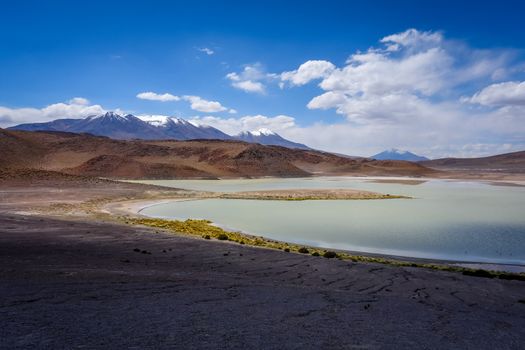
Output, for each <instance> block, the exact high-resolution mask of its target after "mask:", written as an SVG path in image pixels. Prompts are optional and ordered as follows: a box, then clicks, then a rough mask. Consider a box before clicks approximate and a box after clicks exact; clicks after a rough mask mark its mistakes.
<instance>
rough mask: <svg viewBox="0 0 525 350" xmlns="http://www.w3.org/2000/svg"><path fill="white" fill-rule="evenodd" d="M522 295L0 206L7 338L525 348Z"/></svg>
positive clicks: (475, 281) (33, 343) (115, 344)
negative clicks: (13, 211)
mask: <svg viewBox="0 0 525 350" xmlns="http://www.w3.org/2000/svg"><path fill="white" fill-rule="evenodd" d="M135 250H138V252H137V251H135ZM524 299H525V282H520V281H505V280H497V279H486V278H479V277H471V276H464V275H461V274H458V273H447V272H441V271H432V270H425V269H420V268H400V267H393V266H387V265H376V264H365V263H352V262H347V261H339V260H334V259H325V258H321V257H312V256H306V255H300V254H291V253H285V252H281V251H271V250H265V249H258V248H253V247H246V246H242V245H237V244H232V243H228V242H219V241H207V240H203V239H194V238H189V237H185V236H178V235H173V234H167V233H164V232H158V233H156V232H155V231H154V230H151V229H147V228H139V227H129V226H122V225H115V224H109V223H103V222H93V221H88V219H84V221H80V219H76V220H72V219H68V220H63V219H60V220H59V219H52V218H47V217H36V216H24V215H15V214H8V213H4V214H0V348H2V349H77V348H78V349H168V348H181V349H194V348H195V349H208V348H209V349H231V348H242V349H313V348H335V349H355V348H357V349H363V348H364V349H395V348H413V349H520V348H523V344H525V332H523V329H525V303H524ZM520 300H521V302H520Z"/></svg>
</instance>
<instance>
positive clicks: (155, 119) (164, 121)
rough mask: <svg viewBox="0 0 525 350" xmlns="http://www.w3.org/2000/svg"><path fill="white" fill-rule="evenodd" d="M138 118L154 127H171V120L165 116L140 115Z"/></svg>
mask: <svg viewBox="0 0 525 350" xmlns="http://www.w3.org/2000/svg"><path fill="white" fill-rule="evenodd" d="M138 118H139V119H140V120H142V121H144V122H146V123H148V124H150V125H153V126H157V127H159V126H162V127H166V126H168V125H169V123H170V120H171V118H170V117H167V116H165V115H139V116H138Z"/></svg>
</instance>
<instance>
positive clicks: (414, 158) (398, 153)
mask: <svg viewBox="0 0 525 350" xmlns="http://www.w3.org/2000/svg"><path fill="white" fill-rule="evenodd" d="M370 158H372V159H378V160H406V161H409V162H420V161H425V160H429V159H428V158H427V157H423V156H419V155H417V154H414V153H412V152H409V151H402V150H399V149H397V148H392V149H390V150H386V151H383V152H381V153H378V154H375V155H373V156H372V157H370Z"/></svg>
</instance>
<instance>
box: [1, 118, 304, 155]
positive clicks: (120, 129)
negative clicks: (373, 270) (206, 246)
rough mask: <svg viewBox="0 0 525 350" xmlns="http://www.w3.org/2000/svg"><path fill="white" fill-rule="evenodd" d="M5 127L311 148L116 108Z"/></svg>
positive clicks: (263, 133)
mask: <svg viewBox="0 0 525 350" xmlns="http://www.w3.org/2000/svg"><path fill="white" fill-rule="evenodd" d="M8 129H10V130H25V131H65V132H74V133H88V134H92V135H96V136H107V137H110V138H112V139H118V140H131V139H142V140H170V139H171V140H193V139H209V140H211V139H213V140H241V141H245V142H250V143H259V144H262V145H275V146H283V147H288V148H298V149H310V148H309V147H308V146H306V145H303V144H300V143H296V142H292V141H289V140H286V139H285V138H283V137H281V136H280V135H278V134H276V133H275V132H273V131H271V130H268V129H260V130H257V131H244V132H241V133H240V134H238V135H233V136H231V135H228V134H226V133H224V132H222V131H220V130H219V129H216V128H214V127H212V126H209V125H203V124H199V125H196V124H193V123H191V122H189V121H187V120H184V119H182V118H175V117H166V116H155V115H153V116H139V117H136V116H134V115H132V114H126V115H120V114H118V113H115V112H107V113H105V114H100V115H94V116H89V117H87V118H84V119H57V120H53V121H50V122H47V123H30V124H20V125H16V126H13V127H10V128H8Z"/></svg>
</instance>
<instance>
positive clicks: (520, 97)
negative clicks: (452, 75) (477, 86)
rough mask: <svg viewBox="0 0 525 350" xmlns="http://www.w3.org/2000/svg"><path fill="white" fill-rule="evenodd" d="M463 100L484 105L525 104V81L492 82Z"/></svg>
mask: <svg viewBox="0 0 525 350" xmlns="http://www.w3.org/2000/svg"><path fill="white" fill-rule="evenodd" d="M463 101H464V102H470V103H478V104H480V105H484V106H512V105H517V106H525V81H522V82H517V81H507V82H504V83H499V84H492V85H489V86H487V87H485V88H484V89H483V90H481V91H479V92H477V93H475V94H474V95H473V96H472V97H470V98H464V99H463Z"/></svg>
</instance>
